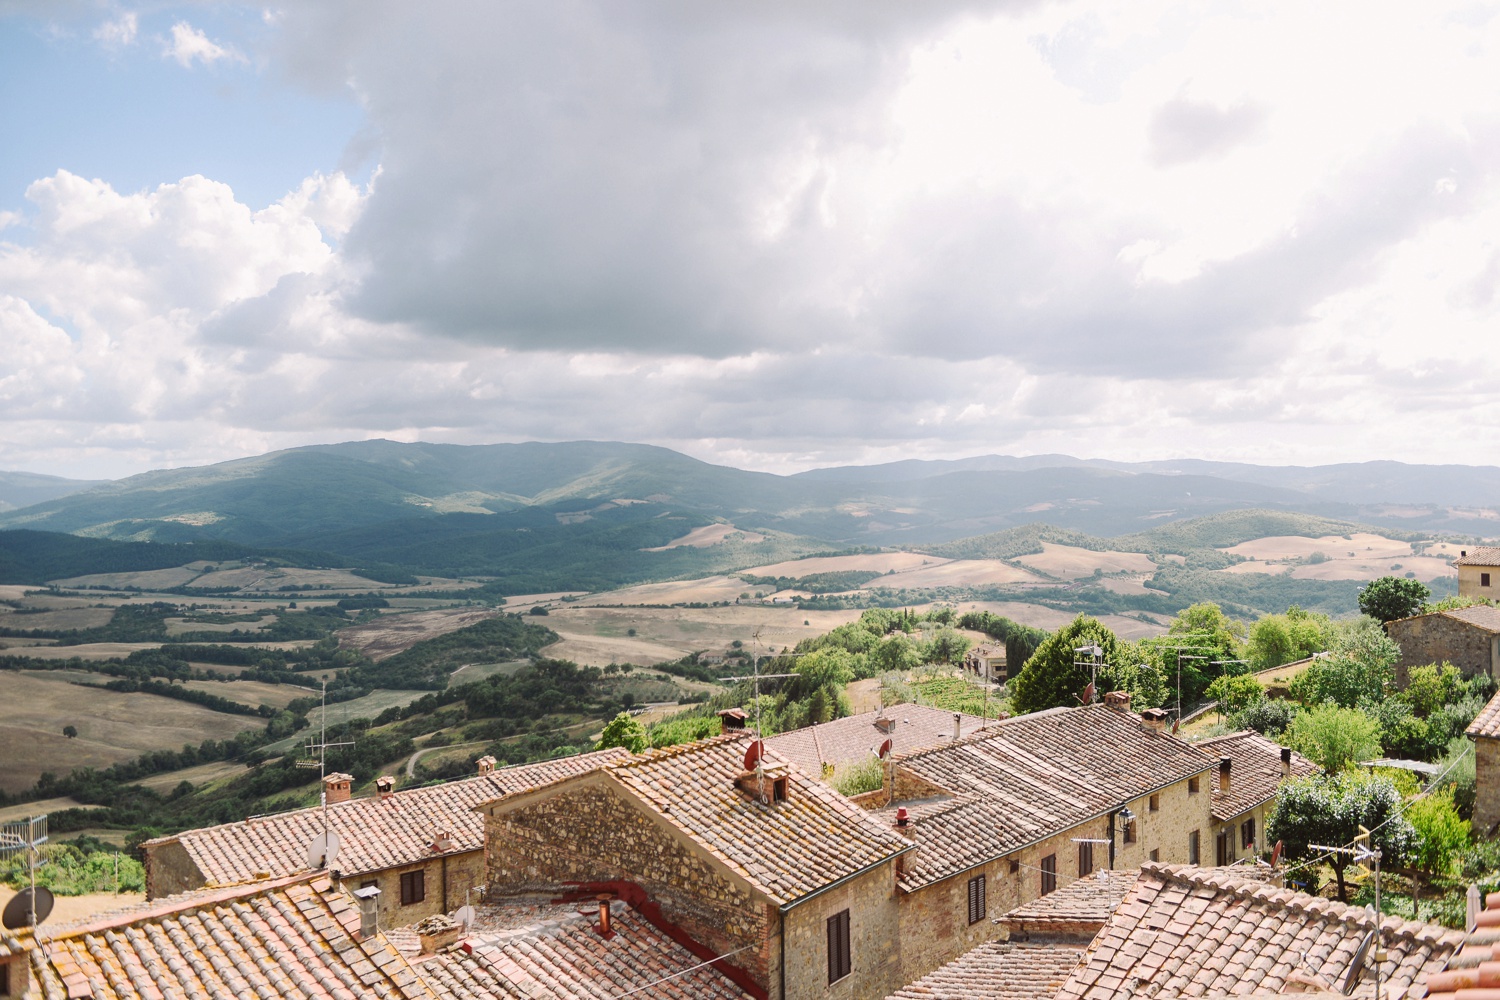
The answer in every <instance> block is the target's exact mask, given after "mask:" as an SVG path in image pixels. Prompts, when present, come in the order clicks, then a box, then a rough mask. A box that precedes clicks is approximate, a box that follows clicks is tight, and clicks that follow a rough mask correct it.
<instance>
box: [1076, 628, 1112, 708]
mask: <svg viewBox="0 0 1500 1000" xmlns="http://www.w3.org/2000/svg"><path fill="white" fill-rule="evenodd" d="M1073 652H1074V653H1080V654H1084V655H1086V656H1088V658H1089V659H1088V664H1089V686H1088V687H1086V688H1084V689H1083V697H1082V698H1079V699H1078V700H1079V701H1081V702H1083V703H1084V704H1085V705H1092V704H1093V703H1094V692H1095V691H1097V690H1099V664H1100V663H1102V662H1103V660H1104V650H1102V649H1100V648H1099V644H1098V643H1096V642H1094V643H1089V644H1088V645H1087V646H1075V647H1073ZM1073 666H1075V667H1081V666H1083V661H1082V660H1077V659H1075V660H1074V661H1073Z"/></svg>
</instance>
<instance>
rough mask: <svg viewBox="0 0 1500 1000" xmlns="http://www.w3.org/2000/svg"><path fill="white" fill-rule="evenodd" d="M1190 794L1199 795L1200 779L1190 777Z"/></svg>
mask: <svg viewBox="0 0 1500 1000" xmlns="http://www.w3.org/2000/svg"><path fill="white" fill-rule="evenodd" d="M1188 794H1189V795H1197V794H1198V779H1197V778H1189V779H1188Z"/></svg>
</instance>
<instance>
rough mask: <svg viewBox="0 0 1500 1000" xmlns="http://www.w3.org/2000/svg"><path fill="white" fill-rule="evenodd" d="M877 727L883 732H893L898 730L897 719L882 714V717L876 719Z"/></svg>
mask: <svg viewBox="0 0 1500 1000" xmlns="http://www.w3.org/2000/svg"><path fill="white" fill-rule="evenodd" d="M875 728H876V729H878V730H880V731H881V732H882V733H893V732H895V731H896V720H895V719H890V718H887V717H885V716H884V715H882V716H881V717H880V718H878V719H876V720H875Z"/></svg>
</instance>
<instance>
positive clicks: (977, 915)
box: [969, 875, 984, 924]
mask: <svg viewBox="0 0 1500 1000" xmlns="http://www.w3.org/2000/svg"><path fill="white" fill-rule="evenodd" d="M983 919H984V876H983V875H976V876H974V877H973V878H971V879H969V923H971V924H977V923H979V921H981V920H983Z"/></svg>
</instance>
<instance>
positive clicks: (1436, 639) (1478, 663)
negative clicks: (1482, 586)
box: [1385, 604, 1500, 685]
mask: <svg viewBox="0 0 1500 1000" xmlns="http://www.w3.org/2000/svg"><path fill="white" fill-rule="evenodd" d="M1385 628H1386V631H1387V632H1388V633H1390V636H1391V638H1392V639H1394V640H1395V641H1396V645H1398V646H1400V647H1401V659H1400V660H1399V661H1398V662H1397V664H1396V682H1397V683H1398V684H1401V685H1405V684H1406V677H1407V673H1408V672H1409V671H1410V670H1411V668H1413V667H1420V666H1423V665H1424V664H1428V663H1442V662H1445V661H1446V662H1448V663H1451V664H1453V665H1454V666H1455V667H1457V668H1458V669H1459V670H1461V671H1463V675H1464V676H1465V677H1473V676H1474V675H1475V674H1489V675H1490V676H1491V677H1497V676H1500V674H1497V673H1496V670H1495V667H1496V664H1497V662H1500V608H1492V607H1490V606H1489V605H1485V604H1476V605H1475V606H1473V607H1471V608H1455V609H1454V610H1452V611H1435V612H1433V613H1431V614H1426V615H1416V616H1414V617H1411V618H1399V619H1397V620H1396V621H1393V622H1387V623H1386V626H1385Z"/></svg>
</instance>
